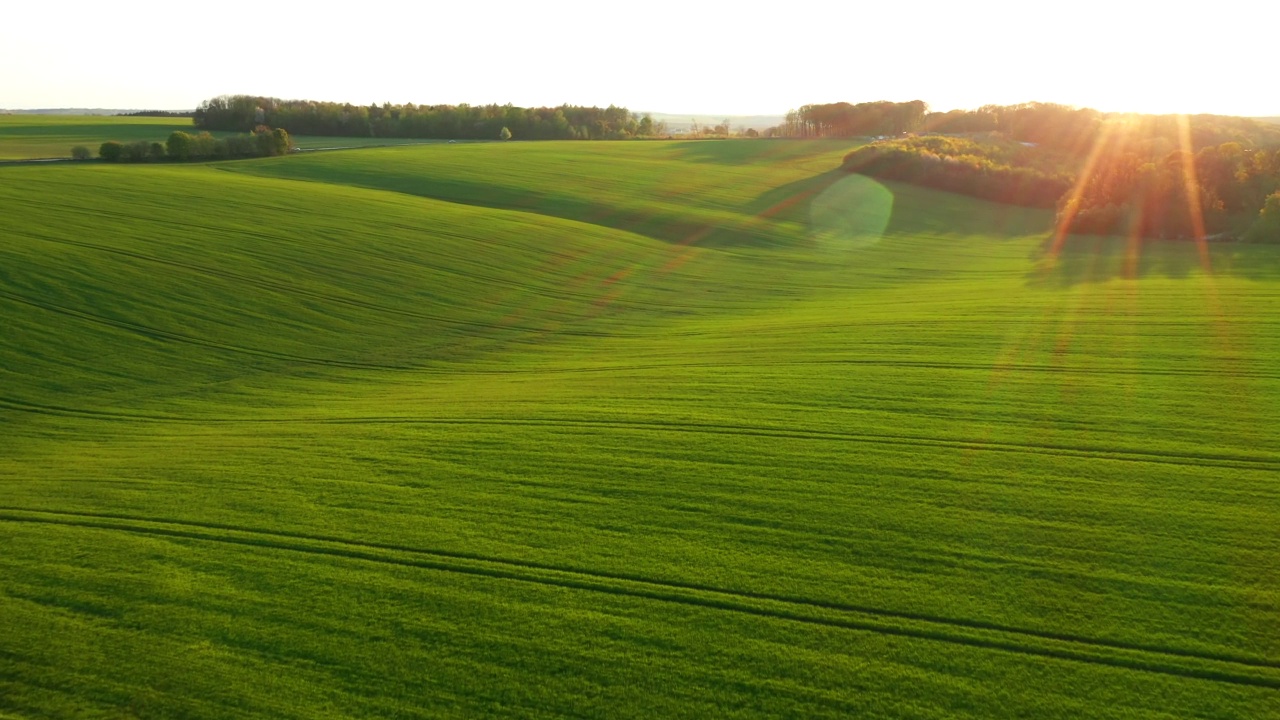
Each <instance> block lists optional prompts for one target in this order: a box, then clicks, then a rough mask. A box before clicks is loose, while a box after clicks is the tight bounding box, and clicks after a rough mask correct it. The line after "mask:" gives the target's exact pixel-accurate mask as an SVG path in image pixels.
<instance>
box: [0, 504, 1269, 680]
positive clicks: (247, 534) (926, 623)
mask: <svg viewBox="0 0 1280 720" xmlns="http://www.w3.org/2000/svg"><path fill="white" fill-rule="evenodd" d="M0 521H3V522H12V523H30V524H41V525H54V526H63V527H79V528H87V529H92V530H101V531H115V532H125V533H132V534H138V535H149V536H155V537H167V538H175V539H182V540H195V541H200V542H211V543H220V544H227V545H239V546H247V547H254V548H263V549H270V550H281V551H287V552H296V553H303V554H310V555H318V556H328V557H334V558H341V559H347V560H355V561H363V562H370V563H377V564H382V565H396V566H402V567H414V568H420V569H425V570H433V571H439V572H448V573H456V574H463V575H470V576H476V577H482V578H488V579H494V580H506V581H514V582H524V583H531V584H538V585H546V586H554V587H562V588H567V589H573V590H583V591H588V592H599V593H605V594H609V595H615V596H622V597H631V598H636V599H642V600H654V601H659V602H668V603H676V604H681V605H686V606H694V607H703V608H710V609H715V610H724V611H729V612H737V613H742V614H746V615H754V616H758V617H765V618H771V619H778V620H787V621H793V622H799V623H805V624H809V625H819V626H825V627H831V628H840V629H846V630H855V631H863V632H871V633H878V634H882V635H889V636H897V637H906V638H913V639H919V640H927V641H933V642H943V643H949V644H953V645H962V646H968V647H974V648H979V649H985V650H994V651H1002V652H1009V653H1016V654H1020V655H1026V656H1035V657H1043V658H1050V659H1055V660H1065V661H1070V662H1079V663H1087V664H1091V665H1100V666H1108V667H1114V668H1119V669H1124V670H1137V671H1142V672H1150V673H1156V674H1162V675H1170V676H1176V677H1185V678H1194V679H1201V680H1208V681H1213V682H1222V683H1229V684H1235V685H1246V686H1255V687H1267V688H1273V689H1280V674H1277V673H1276V671H1277V670H1280V663H1278V662H1275V661H1270V660H1266V659H1258V658H1250V657H1243V656H1234V655H1227V654H1220V653H1205V652H1196V651H1192V650H1185V649H1180V648H1163V647H1156V646H1147V645H1140V644H1135V643H1125V642H1117V641H1110V640H1100V639H1095V638H1086V637H1083V636H1073V635H1068V634H1058V633H1050V632H1039V631H1034V630H1026V629H1020V628H1013V627H1007V626H1001V625H997V624H992V623H983V622H978V621H967V620H959V619H954V618H941V617H934V616H928V615H923V614H915V613H900V612H895V611H890V610H883V609H876V608H869V607H859V606H854V605H846V604H840V603H830V602H823V601H815V600H809V599H804V598H794V597H787V596H781V595H771V594H765V593H751V592H741V591H733V590H727V589H723V588H715V587H711V586H705V585H698V584H693V583H680V582H672V581H664V580H657V579H652V578H645V577H642V576H633V575H626V574H614V573H606V572H598V571H590V570H583V569H577V568H567V567H558V566H553V565H544V564H539V563H533V562H524V561H516V560H508V559H502V558H494V557H488V556H484V555H478V554H466V553H450V552H444V551H436V550H424V549H420V548H411V547H404V546H396V545H383V544H376V543H364V542H357V541H352V540H346V539H339V538H330V537H324V536H312V535H305V534H301V533H283V532H268V531H263V530H256V529H249V528H241V527H236V526H229V525H219V524H214V523H193V522H178V521H172V520H152V519H147V518H137V517H132V516H125V515H105V514H92V513H67V512H54V511H43V510H28V509H19V508H3V509H0Z"/></svg>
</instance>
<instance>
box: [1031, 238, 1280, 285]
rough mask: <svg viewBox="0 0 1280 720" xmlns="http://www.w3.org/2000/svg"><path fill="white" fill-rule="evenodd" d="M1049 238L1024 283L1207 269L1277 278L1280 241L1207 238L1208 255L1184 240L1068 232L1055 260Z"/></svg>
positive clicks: (1178, 275) (1183, 274) (1174, 275)
mask: <svg viewBox="0 0 1280 720" xmlns="http://www.w3.org/2000/svg"><path fill="white" fill-rule="evenodd" d="M1051 246H1052V238H1050V239H1047V240H1046V241H1045V242H1044V243H1043V244H1041V246H1040V247H1038V248H1037V249H1036V251H1035V252H1034V253H1033V254H1032V256H1031V260H1032V263H1033V266H1034V267H1033V268H1032V270H1031V271H1030V272H1028V273H1027V284H1028V285H1030V286H1035V287H1051V288H1068V287H1073V286H1075V285H1080V284H1084V283H1101V282H1107V281H1110V280H1118V279H1127V280H1141V279H1143V278H1168V279H1172V280H1180V279H1184V278H1188V277H1192V276H1197V275H1204V274H1205V273H1206V268H1205V267H1204V266H1205V263H1206V260H1207V264H1208V272H1209V273H1211V274H1213V275H1229V276H1232V277H1239V278H1244V279H1247V280H1256V281H1276V280H1280V246H1276V245H1250V244H1242V243H1235V242H1230V243H1210V244H1209V245H1208V248H1207V250H1208V254H1207V258H1206V257H1204V256H1202V254H1201V250H1200V247H1199V246H1198V245H1197V244H1196V243H1195V242H1191V241H1186V240H1152V239H1145V240H1142V239H1140V240H1136V241H1132V242H1131V241H1130V240H1128V239H1127V238H1118V237H1099V236H1072V237H1069V238H1067V241H1066V243H1065V245H1064V246H1063V248H1062V250H1061V251H1060V252H1059V253H1058V257H1057V259H1056V262H1055V261H1054V260H1053V258H1052V257H1051V255H1052V250H1051Z"/></svg>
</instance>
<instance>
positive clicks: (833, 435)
mask: <svg viewBox="0 0 1280 720" xmlns="http://www.w3.org/2000/svg"><path fill="white" fill-rule="evenodd" d="M0 407H5V408H9V409H11V410H17V411H20V412H30V413H38V414H48V415H61V416H70V417H91V418H100V419H111V420H126V421H140V422H175V423H190V424H206V425H212V424H219V425H237V424H244V425H250V424H265V425H275V424H279V425H291V424H310V425H478V426H497V427H548V428H586V429H621V430H630V429H640V430H653V431H658V432H675V433H704V434H711V435H731V436H746V437H769V438H784V439H795V440H827V441H838V442H860V443H868V444H878V445H905V446H909V447H940V448H949V449H956V450H978V451H989V452H1012V453H1029V454H1037V455H1046V456H1052V457H1078V458H1085V459H1093V460H1115V461H1120V462H1139V463H1159V464H1165V465H1178V466H1187V465H1195V466H1213V467H1226V468H1233V469H1241V470H1272V469H1275V470H1280V460H1277V459H1276V458H1273V457H1270V456H1248V455H1233V454H1227V453H1188V452H1177V451H1167V452H1156V451H1147V450H1137V449H1133V448H1089V447H1073V446H1067V445H1052V444H1043V443H1041V444H1033V443H1013V442H996V441H991V440H972V439H964V438H926V437H919V436H915V435H895V434H890V433H847V432H836V431H831V430H818V429H810V428H788V427H769V426H751V425H729V424H723V423H698V422H659V421H646V420H605V419H575V418H487V417H412V416H406V417H397V416H367V417H292V418H228V417H183V416H176V415H143V414H130V413H117V412H111V411H105V410H103V411H99V410H79V409H75V408H64V407H58V406H54V405H39V404H35V403H30V402H24V401H18V400H11V399H6V398H0Z"/></svg>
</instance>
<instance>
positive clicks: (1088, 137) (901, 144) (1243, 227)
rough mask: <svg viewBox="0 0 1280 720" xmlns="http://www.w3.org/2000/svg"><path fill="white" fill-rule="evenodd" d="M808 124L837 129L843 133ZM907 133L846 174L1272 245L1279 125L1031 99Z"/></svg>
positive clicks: (1179, 234)
mask: <svg viewBox="0 0 1280 720" xmlns="http://www.w3.org/2000/svg"><path fill="white" fill-rule="evenodd" d="M843 105H846V107H852V108H857V107H862V106H848V105H847V104H843ZM872 105H875V104H872ZM889 105H892V103H889ZM807 107H834V106H807ZM800 116H801V117H805V115H804V113H800ZM813 127H814V128H817V129H818V130H819V131H822V132H835V131H834V130H832V129H831V128H835V127H839V126H836V125H831V124H821V123H819V124H817V125H814V126H813ZM883 128H884V126H881V128H880V129H883ZM903 132H913V133H914V134H915V136H911V137H905V138H904V137H897V138H892V139H882V140H880V141H878V142H874V143H872V144H870V145H867V146H864V147H862V148H859V149H857V150H855V151H854V152H852V153H849V155H847V156H846V157H845V162H844V168H845V169H846V170H849V171H851V172H858V173H863V174H867V175H874V176H876V177H882V178H887V179H893V180H903V181H907V182H912V183H916V184H920V185H926V186H930V187H936V188H940V189H944V190H950V191H953V192H959V193H964V194H968V195H974V196H977V197H982V198H986V199H990V200H998V201H1001V202H1010V203H1015V204H1021V205H1033V206H1040V207H1057V209H1058V212H1059V214H1058V220H1059V224H1060V226H1061V227H1063V228H1065V229H1067V230H1068V231H1070V232H1074V233H1084V234H1103V235H1112V234H1125V235H1136V236H1142V237H1163V238H1190V237H1202V236H1215V235H1216V236H1223V237H1245V238H1249V239H1257V240H1266V239H1274V240H1280V228H1278V227H1277V226H1280V217H1277V216H1280V199H1278V197H1277V195H1276V193H1277V192H1280V126H1277V125H1274V124H1269V123H1264V122H1259V121H1256V120H1251V119H1248V118H1236V117H1222V116H1215V115H1194V116H1180V115H1159V116H1157V115H1133V114H1107V113H1101V112H1098V111H1096V110H1090V109H1076V108H1070V107H1066V106H1062V105H1053V104H1049V103H1027V104H1023V105H1013V106H986V107H982V108H979V109H977V110H968V111H960V110H956V111H951V112H947V113H924V114H923V116H922V117H921V118H920V120H919V122H918V123H917V124H916V126H915V127H914V128H911V129H910V130H904V131H903ZM864 134H870V133H864ZM877 134H882V135H885V134H898V135H901V133H888V132H880V133H877ZM1054 193H1056V195H1054ZM1051 196H1052V197H1053V199H1052V200H1050V197H1051Z"/></svg>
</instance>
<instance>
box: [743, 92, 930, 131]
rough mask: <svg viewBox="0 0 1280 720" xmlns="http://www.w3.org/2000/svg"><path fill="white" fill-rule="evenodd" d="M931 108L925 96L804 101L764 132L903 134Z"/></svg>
mask: <svg viewBox="0 0 1280 720" xmlns="http://www.w3.org/2000/svg"><path fill="white" fill-rule="evenodd" d="M928 110H929V106H928V104H926V103H925V102H924V101H922V100H912V101H910V102H904V103H895V102H887V101H880V102H864V103H858V104H857V105H851V104H849V103H847V102H838V103H828V104H825V105H805V106H804V107H802V108H800V109H799V110H791V111H789V112H788V113H787V114H786V118H785V122H783V124H781V125H778V126H775V127H772V128H769V129H767V130H766V131H765V132H764V135H765V137H775V138H776V137H793V138H823V137H834V138H840V137H863V136H876V135H901V134H902V133H904V132H909V131H912V130H916V129H919V128H920V127H921V125H922V124H923V123H924V119H925V117H926V115H927V114H928Z"/></svg>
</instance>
